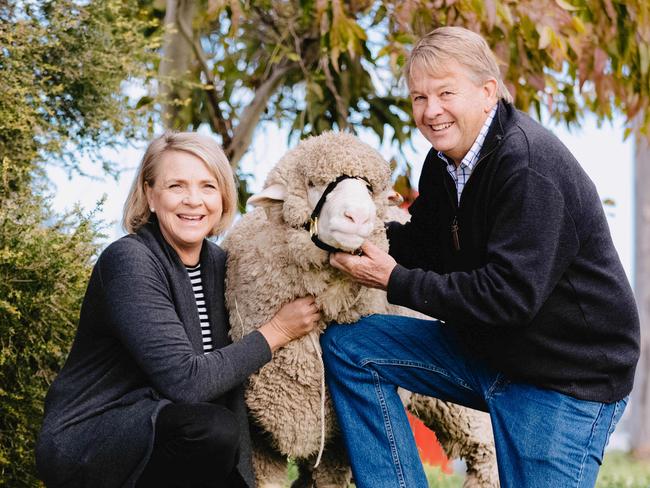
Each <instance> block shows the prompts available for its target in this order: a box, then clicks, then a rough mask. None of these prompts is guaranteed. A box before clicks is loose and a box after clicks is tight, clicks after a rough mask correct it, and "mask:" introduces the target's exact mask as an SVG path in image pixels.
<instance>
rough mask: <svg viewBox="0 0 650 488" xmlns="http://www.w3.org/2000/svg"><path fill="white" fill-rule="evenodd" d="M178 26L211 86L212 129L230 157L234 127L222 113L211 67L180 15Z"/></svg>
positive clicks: (209, 97)
mask: <svg viewBox="0 0 650 488" xmlns="http://www.w3.org/2000/svg"><path fill="white" fill-rule="evenodd" d="M176 25H178V31H179V32H180V33H181V35H182V36H183V37H184V38H185V40H186V41H187V43H188V44H189V45H190V46H192V50H193V51H194V55H195V56H196V59H197V60H198V61H199V64H200V65H201V70H202V71H203V74H204V75H205V77H206V79H207V80H208V83H209V84H210V86H209V87H206V88H205V93H206V95H207V96H208V112H209V114H210V122H211V124H212V127H214V129H215V130H216V131H217V133H218V134H219V135H220V136H221V144H222V146H223V148H224V151H225V152H226V156H230V155H229V154H228V151H227V150H226V148H229V147H230V146H231V145H232V136H231V135H230V132H231V127H232V126H231V124H230V121H229V120H226V119H225V117H224V116H223V113H222V112H221V108H220V107H219V92H217V85H216V83H215V78H214V75H213V74H212V70H211V69H210V66H208V62H207V60H206V57H205V53H204V52H203V48H202V47H201V44H200V43H199V41H198V40H196V39H194V38H193V36H191V35H190V30H189V29H188V28H187V26H185V25H184V24H183V21H182V20H181V18H180V17H179V16H178V15H177V16H176Z"/></svg>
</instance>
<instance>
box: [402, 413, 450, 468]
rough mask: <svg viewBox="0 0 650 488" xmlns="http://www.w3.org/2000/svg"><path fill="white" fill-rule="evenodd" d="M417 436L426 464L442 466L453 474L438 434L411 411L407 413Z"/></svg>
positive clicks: (421, 454) (419, 449)
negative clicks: (437, 436)
mask: <svg viewBox="0 0 650 488" xmlns="http://www.w3.org/2000/svg"><path fill="white" fill-rule="evenodd" d="M406 415H407V416H408V419H409V423H410V424H411V429H412V430H413V435H414V436H415V443H416V444H417V446H418V451H419V452H420V459H421V460H422V462H423V463H424V464H429V465H431V466H440V469H441V470H442V471H443V473H446V474H451V473H452V472H453V470H452V467H451V463H450V462H449V459H448V458H447V456H446V455H445V452H444V451H443V450H442V446H441V445H440V443H439V442H438V439H437V438H436V434H434V433H433V431H431V430H429V429H428V428H427V427H426V426H425V425H424V424H423V423H422V421H421V420H420V419H418V418H415V417H414V416H413V415H411V414H410V413H408V412H407V413H406Z"/></svg>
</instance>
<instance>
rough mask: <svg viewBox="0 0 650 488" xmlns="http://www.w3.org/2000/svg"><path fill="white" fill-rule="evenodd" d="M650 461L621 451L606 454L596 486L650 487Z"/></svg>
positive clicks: (621, 487) (602, 487)
mask: <svg viewBox="0 0 650 488" xmlns="http://www.w3.org/2000/svg"><path fill="white" fill-rule="evenodd" d="M649 487H650V462H642V461H635V460H634V459H632V458H631V457H630V456H629V455H628V454H626V453H624V452H621V451H610V452H608V453H607V454H605V459H604V461H603V465H602V467H601V468H600V474H599V476H598V481H597V482H596V488H649Z"/></svg>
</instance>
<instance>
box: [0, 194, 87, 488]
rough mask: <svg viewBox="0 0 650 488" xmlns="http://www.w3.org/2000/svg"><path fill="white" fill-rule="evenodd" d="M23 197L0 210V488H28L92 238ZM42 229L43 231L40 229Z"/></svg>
mask: <svg viewBox="0 0 650 488" xmlns="http://www.w3.org/2000/svg"><path fill="white" fill-rule="evenodd" d="M46 209H47V202H45V201H43V199H42V198H40V197H37V196H31V195H29V194H27V192H24V193H22V194H12V195H9V196H8V198H2V199H1V203H0V412H2V414H1V415H0V486H3V485H4V486H11V487H12V488H13V487H20V486H34V485H35V484H36V479H35V477H34V467H33V465H34V444H35V440H36V435H37V433H38V430H39V428H40V425H41V422H42V415H43V399H44V395H45V391H46V390H47V387H48V385H49V384H50V382H51V380H52V378H53V377H54V375H55V374H56V372H57V371H58V370H59V369H60V368H61V366H62V364H63V361H64V359H65V357H66V355H67V352H68V350H69V347H70V344H71V343H72V337H73V335H74V331H75V328H76V323H77V319H78V313H79V307H80V302H81V297H82V296H83V293H84V291H85V288H86V282H87V279H88V275H89V269H90V262H91V258H92V257H93V256H94V255H95V253H96V252H97V249H98V247H97V245H96V239H97V238H98V232H97V230H98V229H97V228H96V225H95V224H93V216H92V214H91V215H82V214H81V213H79V212H74V213H71V214H69V215H66V216H63V217H57V216H55V215H52V214H51V213H50V212H48V211H47V210H46ZM45 223H47V225H45Z"/></svg>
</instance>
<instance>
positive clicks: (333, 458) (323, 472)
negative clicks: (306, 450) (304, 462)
mask: <svg viewBox="0 0 650 488" xmlns="http://www.w3.org/2000/svg"><path fill="white" fill-rule="evenodd" d="M313 461H314V459H310V463H311V464H310V465H309V466H310V467H311V466H313ZM312 477H313V480H314V486H315V488H347V487H348V486H349V485H350V479H351V478H352V471H351V470H350V461H349V460H348V455H347V452H346V450H345V446H344V445H343V439H342V438H341V436H340V435H338V436H335V437H334V438H332V440H331V441H329V442H328V443H327V445H326V446H325V450H324V451H323V457H322V458H321V461H320V464H319V465H318V467H317V468H316V469H314V470H313V473H312Z"/></svg>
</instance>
